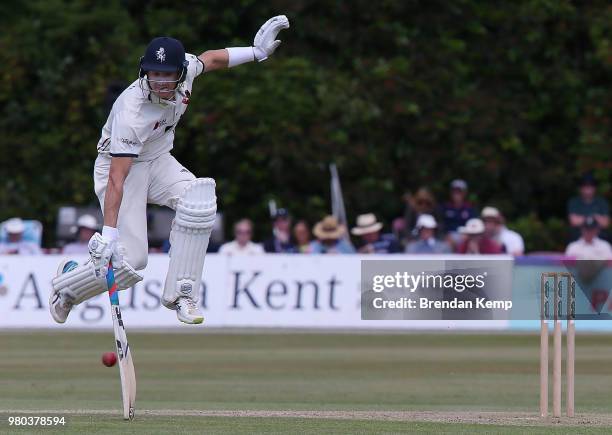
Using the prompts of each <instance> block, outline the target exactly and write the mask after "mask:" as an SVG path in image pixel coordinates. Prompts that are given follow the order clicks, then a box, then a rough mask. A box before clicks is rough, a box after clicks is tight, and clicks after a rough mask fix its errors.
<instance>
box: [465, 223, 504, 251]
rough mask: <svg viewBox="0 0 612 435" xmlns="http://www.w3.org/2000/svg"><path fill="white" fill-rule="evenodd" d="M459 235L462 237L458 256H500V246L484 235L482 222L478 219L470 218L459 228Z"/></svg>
mask: <svg viewBox="0 0 612 435" xmlns="http://www.w3.org/2000/svg"><path fill="white" fill-rule="evenodd" d="M459 234H462V235H463V237H464V240H463V242H461V244H460V245H459V247H458V249H457V252H458V253H459V254H502V253H503V249H502V246H501V245H500V244H499V243H497V242H496V241H495V240H493V239H491V238H490V237H488V236H486V235H485V225H484V222H483V221H482V220H480V219H478V218H472V219H470V220H468V221H467V222H466V223H465V226H462V227H459Z"/></svg>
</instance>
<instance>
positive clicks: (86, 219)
mask: <svg viewBox="0 0 612 435" xmlns="http://www.w3.org/2000/svg"><path fill="white" fill-rule="evenodd" d="M99 230H100V224H98V221H97V219H96V218H95V217H93V216H92V215H90V214H84V215H83V216H81V217H80V218H79V219H78V220H77V228H76V233H77V238H76V240H75V241H74V242H72V243H68V244H67V245H66V246H64V249H63V250H62V253H63V254H70V255H80V254H88V253H89V247H88V244H89V239H91V238H92V237H93V235H94V234H95V233H96V231H99Z"/></svg>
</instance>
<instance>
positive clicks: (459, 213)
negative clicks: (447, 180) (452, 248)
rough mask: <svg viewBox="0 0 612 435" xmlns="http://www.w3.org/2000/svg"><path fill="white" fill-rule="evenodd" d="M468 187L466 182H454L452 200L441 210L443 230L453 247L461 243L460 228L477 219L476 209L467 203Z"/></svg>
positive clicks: (451, 191) (451, 193) (451, 189)
mask: <svg viewBox="0 0 612 435" xmlns="http://www.w3.org/2000/svg"><path fill="white" fill-rule="evenodd" d="M467 193H468V185H467V183H466V182H465V181H464V180H460V179H457V180H453V181H452V182H451V184H450V199H449V201H447V202H445V203H444V205H442V207H441V209H440V214H441V216H442V219H443V221H442V230H443V231H444V232H445V233H446V234H447V235H448V238H449V241H450V242H451V243H453V245H457V244H459V243H460V242H461V239H462V237H461V234H459V227H461V226H464V225H465V224H466V222H467V221H468V220H469V219H472V218H475V217H477V214H476V209H475V208H474V207H473V206H472V204H470V203H469V202H468V201H467V199H466V198H467Z"/></svg>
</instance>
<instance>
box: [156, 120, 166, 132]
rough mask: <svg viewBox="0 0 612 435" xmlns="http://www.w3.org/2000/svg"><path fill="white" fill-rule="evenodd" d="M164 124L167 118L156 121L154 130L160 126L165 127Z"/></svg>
mask: <svg viewBox="0 0 612 435" xmlns="http://www.w3.org/2000/svg"><path fill="white" fill-rule="evenodd" d="M164 125H166V120H165V119H162V120H161V121H157V122H156V123H155V127H153V130H157V129H158V128H159V127H163V126H164Z"/></svg>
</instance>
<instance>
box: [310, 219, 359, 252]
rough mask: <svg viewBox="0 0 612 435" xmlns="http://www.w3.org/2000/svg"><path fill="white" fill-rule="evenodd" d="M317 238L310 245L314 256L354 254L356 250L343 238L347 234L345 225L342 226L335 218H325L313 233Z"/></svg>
mask: <svg viewBox="0 0 612 435" xmlns="http://www.w3.org/2000/svg"><path fill="white" fill-rule="evenodd" d="M312 232H313V233H314V235H315V237H316V238H317V240H315V241H313V242H312V243H311V244H310V247H311V252H312V253H313V254H353V253H354V252H355V248H353V247H352V246H351V244H350V243H349V242H347V241H346V240H345V239H344V238H343V237H344V236H345V234H346V228H345V227H344V225H340V224H339V223H338V220H337V219H336V218H335V217H334V216H325V218H323V220H322V221H321V222H318V223H317V224H316V225H315V227H314V230H313V231H312Z"/></svg>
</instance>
